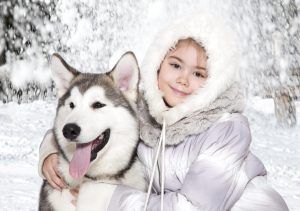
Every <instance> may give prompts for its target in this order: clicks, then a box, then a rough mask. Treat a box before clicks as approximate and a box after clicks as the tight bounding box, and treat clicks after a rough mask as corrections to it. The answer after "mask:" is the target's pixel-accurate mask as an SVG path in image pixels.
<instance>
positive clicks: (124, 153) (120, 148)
mask: <svg viewBox="0 0 300 211" xmlns="http://www.w3.org/2000/svg"><path fill="white" fill-rule="evenodd" d="M51 69H52V73H53V79H54V82H55V84H56V88H57V95H58V97H59V102H58V107H57V114H56V119H55V125H54V133H55V137H56V141H57V143H58V146H59V148H60V151H61V153H62V155H63V157H64V158H65V159H66V160H67V161H69V162H70V165H69V173H70V175H71V176H72V177H73V178H75V179H80V178H82V177H83V176H84V175H87V176H90V177H98V176H101V175H106V176H111V175H116V174H118V173H119V172H121V171H122V170H123V169H124V168H126V167H128V165H129V163H130V161H131V158H132V154H133V153H134V152H135V149H136V145H137V142H138V122H137V118H136V113H135V105H136V100H137V92H138V90H137V89H138V81H139V70H138V64H137V61H136V58H135V56H134V54H133V53H131V52H128V53H126V54H124V55H123V56H122V57H121V58H120V60H119V61H118V62H117V64H116V65H115V67H114V68H113V70H111V71H110V72H107V73H103V74H91V73H80V72H79V71H77V70H75V69H74V68H73V67H71V66H70V65H68V64H67V63H66V62H65V61H64V60H63V59H62V57H61V56H59V55H58V54H54V55H53V56H52V59H51Z"/></svg>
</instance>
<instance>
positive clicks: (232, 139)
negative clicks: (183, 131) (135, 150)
mask: <svg viewBox="0 0 300 211" xmlns="http://www.w3.org/2000/svg"><path fill="white" fill-rule="evenodd" d="M201 141H203V140H201ZM250 141H251V136H250V131H249V128H248V123H247V122H244V120H243V119H240V118H237V119H235V120H230V121H226V122H222V123H219V124H218V125H216V126H214V128H212V129H210V132H209V133H208V134H207V137H206V138H205V140H204V143H203V145H202V147H201V152H200V153H199V156H198V157H197V159H196V160H195V161H194V162H193V163H192V164H191V166H190V168H189V171H188V172H187V174H186V176H185V178H184V181H183V182H182V186H181V188H180V189H179V190H177V191H173V192H171V191H169V192H166V193H165V194H164V202H165V204H164V210H165V211H167V210H228V209H230V208H231V207H232V206H233V205H234V204H235V203H236V201H237V200H238V199H239V198H240V196H241V195H242V193H243V190H244V188H245V186H246V185H247V183H248V181H249V180H250V179H252V178H253V177H255V176H257V175H259V174H265V170H264V166H263V165H262V164H261V162H260V161H259V160H258V159H257V158H254V157H253V156H250V157H251V159H250V160H249V162H248V161H245V160H247V157H248V154H249V144H250ZM198 143H200V141H199V142H198ZM145 197H146V194H145V193H143V192H140V191H138V190H134V189H132V188H129V187H126V186H118V187H117V188H116V190H115V191H114V194H113V195H112V198H111V201H110V206H109V209H108V210H141V208H142V207H143V206H144V202H145ZM147 210H151V211H154V210H157V211H158V210H160V195H157V194H152V195H151V196H150V201H149V205H148V208H147Z"/></svg>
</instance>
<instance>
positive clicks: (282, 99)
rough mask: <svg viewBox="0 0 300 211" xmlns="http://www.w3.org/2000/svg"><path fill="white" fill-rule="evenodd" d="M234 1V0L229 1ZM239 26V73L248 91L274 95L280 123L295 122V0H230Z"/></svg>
mask: <svg viewBox="0 0 300 211" xmlns="http://www.w3.org/2000/svg"><path fill="white" fill-rule="evenodd" d="M233 2H234V1H233ZM234 8H235V10H234V13H233V17H234V18H235V19H234V20H237V22H238V24H239V27H240V37H241V45H242V46H243V52H244V57H243V66H242V69H243V73H244V78H245V79H246V82H247V83H248V87H249V89H248V90H249V92H251V93H254V94H260V95H263V96H269V97H272V98H273V99H274V105H275V114H276V117H277V120H278V123H279V124H280V125H282V126H283V127H290V126H294V125H295V124H296V109H295V105H294V98H296V97H299V96H300V95H299V84H300V79H299V67H300V65H299V62H300V42H299V38H300V19H299V18H300V16H299V7H297V2H296V1H295V0H287V1H282V0H264V1H261V0H253V1H245V2H243V3H237V2H235V4H234Z"/></svg>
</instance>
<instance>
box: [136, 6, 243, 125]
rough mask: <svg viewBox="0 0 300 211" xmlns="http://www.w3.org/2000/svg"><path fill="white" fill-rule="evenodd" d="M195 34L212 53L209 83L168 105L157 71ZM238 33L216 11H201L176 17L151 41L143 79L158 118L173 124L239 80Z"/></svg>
mask: <svg viewBox="0 0 300 211" xmlns="http://www.w3.org/2000/svg"><path fill="white" fill-rule="evenodd" d="M189 37H191V38H193V39H194V40H196V41H197V42H199V43H201V45H202V46H204V48H205V49H206V53H207V55H208V61H207V70H208V79H207V81H206V83H205V85H204V86H203V87H201V88H199V90H197V91H196V93H195V94H193V95H190V96H188V97H187V98H186V99H185V101H184V102H183V103H181V104H178V105H176V106H174V107H172V108H169V107H167V106H166V105H165V103H164V101H163V98H162V93H161V92H160V90H159V89H158V85H157V71H158V69H159V67H160V65H161V62H162V61H163V59H164V57H165V56H166V54H167V53H168V51H169V50H170V48H172V47H174V46H175V45H176V44H177V42H178V40H180V39H185V38H189ZM236 40H237V39H236V38H235V36H234V33H233V32H232V31H231V29H230V28H229V27H228V25H227V24H226V23H225V22H224V21H223V20H222V19H221V18H220V17H217V15H216V14H211V13H208V12H205V11H204V12H201V14H199V15H193V16H191V17H190V18H188V19H184V20H179V21H176V22H175V24H174V25H172V26H170V27H168V28H166V29H165V30H164V31H161V32H160V33H158V34H157V36H156V37H155V38H154V41H153V42H152V43H151V44H150V47H149V48H148V51H147V52H146V54H145V59H144V61H143V62H142V65H141V83H142V86H141V87H142V88H143V92H144V93H143V94H144V97H145V100H146V103H147V105H148V107H149V112H150V115H151V116H152V117H153V118H154V119H155V120H156V121H157V122H158V123H160V124H161V123H162V122H163V119H165V121H166V124H167V125H173V124H174V123H176V122H177V121H179V120H181V119H182V118H184V117H186V116H189V115H191V114H192V113H193V112H195V111H198V110H201V109H203V108H205V107H207V106H209V105H210V104H211V103H212V102H214V101H215V100H216V99H217V98H218V97H219V95H220V94H221V93H223V92H224V91H225V90H227V89H228V88H230V87H231V86H232V85H233V84H234V83H236V82H237V81H238V80H239V74H238V70H239V65H238V61H239V51H238V47H237V43H236Z"/></svg>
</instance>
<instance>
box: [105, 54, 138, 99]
mask: <svg viewBox="0 0 300 211" xmlns="http://www.w3.org/2000/svg"><path fill="white" fill-rule="evenodd" d="M108 74H109V75H111V76H112V78H113V79H114V81H115V83H116V85H117V87H118V88H119V89H120V90H121V91H122V92H123V93H124V95H125V97H126V98H127V99H128V100H130V101H132V102H136V100H137V92H138V82H139V66H138V62H137V59H136V57H135V55H134V53H133V52H126V53H125V54H123V55H122V56H121V58H120V59H119V61H118V62H117V64H116V65H115V66H114V68H113V69H112V71H110V72H109V73H108Z"/></svg>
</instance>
